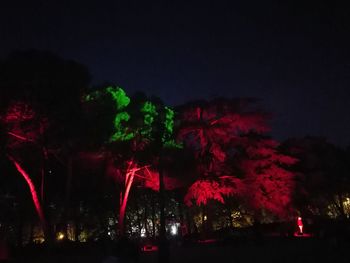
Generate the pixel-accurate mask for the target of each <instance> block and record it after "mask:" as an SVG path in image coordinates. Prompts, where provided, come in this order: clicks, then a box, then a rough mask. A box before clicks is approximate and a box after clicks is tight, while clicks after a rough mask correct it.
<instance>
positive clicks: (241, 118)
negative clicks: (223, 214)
mask: <svg viewBox="0 0 350 263" xmlns="http://www.w3.org/2000/svg"><path fill="white" fill-rule="evenodd" d="M181 117H182V125H181V128H180V133H179V136H180V137H181V138H182V139H184V141H185V145H187V146H190V147H192V149H193V151H194V154H195V156H196V157H197V160H198V166H197V167H198V169H197V180H196V181H195V182H194V183H193V184H192V185H191V186H190V187H189V190H188V193H187V195H186V196H185V202H186V203H187V205H191V203H192V200H195V202H196V204H197V205H206V204H207V202H208V200H210V199H214V200H216V201H219V202H221V203H224V202H225V198H226V197H229V196H235V197H236V198H240V200H242V201H243V202H244V203H246V204H249V205H250V207H251V208H255V209H258V208H260V205H261V206H262V207H263V208H266V209H268V210H271V211H272V212H275V213H280V212H281V211H280V210H279V209H278V208H277V204H273V202H272V201H268V200H272V199H273V198H275V197H278V198H279V200H280V201H281V200H283V204H284V205H285V206H283V208H286V206H287V204H289V199H288V196H289V195H290V194H291V187H292V178H293V176H292V174H291V173H289V172H288V171H287V170H284V168H283V165H289V164H291V163H292V162H293V160H294V159H292V158H289V157H287V156H283V155H281V154H278V153H277V151H276V147H277V145H278V144H277V143H276V142H274V141H272V140H267V139H262V138H263V137H260V139H259V140H258V139H257V138H254V137H252V136H248V135H249V134H257V135H259V134H263V133H265V132H266V131H268V125H267V119H268V116H267V114H265V113H264V112H262V111H260V110H259V109H258V108H257V107H256V106H255V107H254V101H253V100H244V99H241V100H228V99H217V100H213V101H209V102H195V103H191V104H188V105H185V106H184V107H182V114H181ZM279 163H281V166H279ZM279 181H281V182H280V185H283V184H286V187H285V189H286V188H287V189H288V191H287V192H286V194H285V195H282V192H281V193H280V195H278V194H277V192H274V190H278V185H279V184H278V182H279ZM273 184H275V186H274V190H272V189H270V188H271V187H272V185H273ZM268 186H269V187H268ZM262 188H265V189H264V190H261V189H262ZM267 190H268V192H267ZM251 191H253V192H251ZM251 193H255V196H256V198H252V196H253V195H252V194H251ZM281 210H283V209H282V208H281Z"/></svg>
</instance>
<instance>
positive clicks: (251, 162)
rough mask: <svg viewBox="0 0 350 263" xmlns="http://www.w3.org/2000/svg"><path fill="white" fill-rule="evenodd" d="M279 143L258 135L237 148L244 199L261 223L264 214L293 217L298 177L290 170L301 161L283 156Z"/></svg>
mask: <svg viewBox="0 0 350 263" xmlns="http://www.w3.org/2000/svg"><path fill="white" fill-rule="evenodd" d="M278 146H279V143H277V142H276V141H274V140H272V139H270V138H268V137H265V136H261V135H257V134H247V135H246V136H243V137H242V140H241V141H240V142H239V144H238V145H236V147H237V148H239V149H240V154H237V156H236V162H237V163H238V167H239V169H240V170H241V173H242V174H243V175H244V179H243V183H244V192H243V194H242V199H243V201H244V203H246V204H247V205H248V207H249V208H251V209H252V210H253V211H255V215H256V219H257V220H258V217H259V214H261V210H262V209H263V210H265V211H267V212H270V213H272V214H273V215H277V216H279V217H280V218H288V217H289V216H290V213H292V212H293V211H292V209H293V207H292V196H293V192H294V186H295V181H294V180H295V175H294V173H293V172H292V171H291V170H290V166H292V165H294V164H295V163H296V162H297V159H295V158H292V157H290V156H288V155H286V154H282V153H281V152H280V150H279V149H278Z"/></svg>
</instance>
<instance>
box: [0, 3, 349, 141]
mask: <svg viewBox="0 0 350 263" xmlns="http://www.w3.org/2000/svg"><path fill="white" fill-rule="evenodd" d="M4 2H5V1H1V4H0V56H1V57H4V56H6V55H7V54H8V53H9V52H11V51H12V50H15V49H28V48H36V49H44V50H50V51H53V52H55V53H56V54H58V55H60V56H62V57H64V58H67V59H74V60H77V61H78V62H81V63H83V64H85V65H86V66H88V67H89V69H90V71H91V73H92V75H93V84H102V83H103V82H105V81H109V82H113V83H115V84H118V85H120V86H121V87H123V88H125V89H126V90H127V92H128V93H133V92H134V91H137V90H142V91H144V92H146V93H147V94H155V95H158V96H160V97H161V98H162V99H163V100H164V101H165V102H166V103H167V104H170V105H175V104H180V103H183V102H185V101H188V100H190V99H194V98H213V97H216V96H230V97H242V96H244V97H257V98H260V99H261V100H262V104H263V106H264V108H265V109H266V110H269V111H271V112H272V113H273V114H274V119H273V123H272V127H273V132H272V134H273V135H274V136H275V137H277V138H278V139H285V138H287V137H293V136H304V135H316V136H326V137H327V138H329V139H330V141H332V142H335V143H337V144H341V145H348V144H350V114H349V113H350V92H349V91H348V88H349V84H350V74H349V70H350V60H349V59H350V52H349V47H350V45H349V44H350V37H349V29H350V14H349V12H350V9H348V8H346V6H340V5H339V6H337V5H336V3H332V4H323V3H320V2H323V1H318V2H315V3H312V1H303V2H301V3H297V1H275V2H269V1H241V3H240V1H230V2H231V3H230V4H218V2H220V1H212V2H208V3H205V1H198V2H197V3H196V4H189V3H186V2H190V1H184V2H185V3H183V2H182V1H172V4H168V3H166V2H168V1H159V2H161V3H162V4H159V3H158V4H156V2H155V1H131V0H127V1H125V0H124V1H117V0H99V1H95V0H94V1H91V0H89V1H87V0H84V1H83V0H74V1H73V0H72V1H50V0H43V1H16V0H13V1H6V3H4ZM150 2H152V3H153V4H150ZM169 2H170V1H169ZM193 2H194V1H193ZM277 2H283V3H278V4H276V3H277ZM305 2H307V3H308V4H306V3H305ZM329 2H335V1H329Z"/></svg>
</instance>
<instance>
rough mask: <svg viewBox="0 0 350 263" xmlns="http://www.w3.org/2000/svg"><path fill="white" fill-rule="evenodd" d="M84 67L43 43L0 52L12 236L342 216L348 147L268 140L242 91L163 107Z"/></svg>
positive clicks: (349, 210)
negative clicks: (42, 47)
mask: <svg viewBox="0 0 350 263" xmlns="http://www.w3.org/2000/svg"><path fill="white" fill-rule="evenodd" d="M90 79H91V76H90V73H89V71H88V69H87V68H86V67H85V66H83V65H81V64H79V63H77V62H74V61H69V60H64V59H62V58H60V57H58V56H56V55H54V54H51V53H49V52H42V51H36V50H31V51H21V52H14V53H12V54H11V55H9V56H8V57H7V58H5V59H2V60H0V90H1V96H0V144H1V145H0V147H1V152H0V153H1V159H0V169H1V173H0V211H1V212H0V235H1V236H3V237H5V238H6V239H7V240H8V241H9V242H11V243H12V244H16V245H18V246H22V245H24V244H28V243H32V242H35V243H41V242H44V241H47V242H54V241H61V240H71V241H81V242H85V241H97V240H105V239H108V240H109V239H112V240H114V239H117V238H118V237H121V236H124V235H126V236H128V237H132V238H135V239H140V238H156V237H158V236H162V235H164V236H168V237H169V238H179V237H181V236H182V237H184V236H189V235H198V236H201V237H203V238H204V237H208V236H215V235H218V233H223V231H224V230H227V229H230V230H232V229H238V228H241V227H250V226H252V225H254V224H255V223H257V222H259V223H276V222H291V221H292V222H294V221H295V218H296V217H297V216H302V217H303V218H306V219H308V220H309V221H310V222H319V221H322V220H323V221H327V220H342V219H347V218H349V215H350V182H349V176H350V175H349V174H350V166H349V163H350V162H349V160H350V151H349V148H347V149H346V148H341V147H338V146H335V145H333V144H331V143H329V142H328V141H327V140H326V139H325V138H318V137H312V136H308V137H304V138H291V139H288V140H285V141H283V142H277V141H276V140H274V139H273V138H271V137H270V136H269V134H268V132H269V125H268V123H269V114H267V113H266V112H263V111H261V109H260V108H259V105H258V103H257V101H256V100H253V99H246V98H238V99H237V98H236V99H231V98H226V99H224V98H218V99H214V100H211V101H191V102H187V103H185V104H183V105H178V106H177V107H175V108H170V107H167V105H164V103H163V102H162V100H161V99H159V98H157V97H155V96H151V95H153V94H144V93H142V92H138V93H136V94H131V95H129V94H127V93H126V92H125V91H124V90H123V89H122V88H119V87H117V86H113V85H105V86H101V87H91V86H90ZM126 88H127V87H126ZM141 88H142V87H140V89H141ZM292 227H293V226H292ZM294 230H295V229H292V230H291V231H294ZM220 231H221V232H220ZM163 232H164V233H163ZM226 232H227V233H228V231H226Z"/></svg>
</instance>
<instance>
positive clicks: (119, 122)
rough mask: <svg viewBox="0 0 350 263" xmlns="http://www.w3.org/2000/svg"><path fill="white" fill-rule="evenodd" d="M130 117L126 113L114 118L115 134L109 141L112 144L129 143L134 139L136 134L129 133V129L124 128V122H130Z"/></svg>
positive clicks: (118, 114)
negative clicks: (128, 141) (118, 142)
mask: <svg viewBox="0 0 350 263" xmlns="http://www.w3.org/2000/svg"><path fill="white" fill-rule="evenodd" d="M129 120H130V115H129V113H127V112H126V111H123V112H119V113H117V114H116V115H115V118H114V128H115V132H114V134H113V135H112V136H111V138H110V139H109V140H110V141H111V142H115V141H127V140H130V139H132V138H133V137H134V133H132V132H129V131H128V128H127V127H124V126H123V122H128V121H129Z"/></svg>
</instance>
